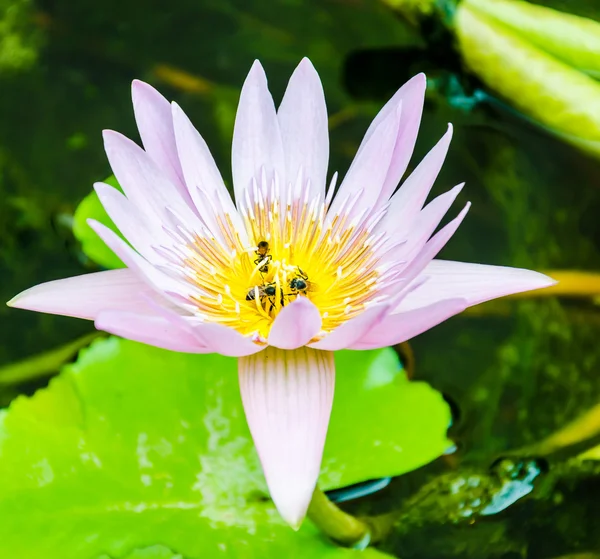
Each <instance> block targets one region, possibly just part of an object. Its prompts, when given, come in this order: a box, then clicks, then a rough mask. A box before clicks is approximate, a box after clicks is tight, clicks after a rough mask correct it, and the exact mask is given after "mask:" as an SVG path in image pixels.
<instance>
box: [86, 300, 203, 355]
mask: <svg viewBox="0 0 600 559" xmlns="http://www.w3.org/2000/svg"><path fill="white" fill-rule="evenodd" d="M94 324H95V326H96V328H98V330H104V331H105V332H110V333H111V334H115V335H116V336H121V337H123V338H127V339H128V340H135V341H136V342H142V343H144V344H148V345H153V346H156V347H160V348H163V349H169V350H171V351H181V352H185V353H209V352H210V351H211V350H209V349H207V348H206V347H205V346H203V345H202V344H201V343H200V342H199V341H198V338H197V337H196V336H194V334H193V332H192V331H191V329H189V328H186V326H185V324H184V323H183V321H182V322H181V323H180V324H176V323H175V322H174V321H172V320H168V319H166V318H165V317H163V316H149V315H145V314H137V313H133V312H126V311H122V310H107V311H103V312H101V313H100V314H99V315H98V317H97V318H96V321H95V323H94Z"/></svg>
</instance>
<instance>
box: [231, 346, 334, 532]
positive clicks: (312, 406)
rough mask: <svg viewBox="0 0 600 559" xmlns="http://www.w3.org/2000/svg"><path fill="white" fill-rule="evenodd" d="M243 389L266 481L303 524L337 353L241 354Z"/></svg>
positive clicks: (284, 511)
mask: <svg viewBox="0 0 600 559" xmlns="http://www.w3.org/2000/svg"><path fill="white" fill-rule="evenodd" d="M238 367H239V377H240V391H241V393H242V402H243V404H244V410H245V412H246V418H247V420H248V426H249V427H250V432H251V433H252V437H253V439H254V444H255V445H256V450H257V451H258V455H259V457H260V461H261V464H262V467H263V471H264V474H265V478H266V480H267V485H268V486H269V491H270V492H271V497H272V499H273V501H274V502H275V506H276V507H277V510H278V511H279V513H280V514H281V516H282V517H283V519H284V520H285V521H286V522H287V523H288V524H290V525H291V526H293V527H294V528H297V527H299V525H300V524H301V522H302V520H303V519H304V516H305V514H306V509H307V508H308V504H309V502H310V499H311V496H312V493H313V491H314V488H315V485H316V482H317V478H318V476H319V470H320V466H321V458H322V456H323V447H324V445H325V436H326V433H327V426H328V424H329V416H330V414H331V406H332V403H333V390H334V381H335V365H334V361H333V353H332V352H329V351H319V350H315V349H310V348H307V347H303V348H300V349H296V350H294V351H286V350H281V349H276V348H274V347H269V348H267V349H266V350H265V351H263V352H261V353H258V354H256V355H253V356H251V357H245V358H241V359H240V360H239V365H238Z"/></svg>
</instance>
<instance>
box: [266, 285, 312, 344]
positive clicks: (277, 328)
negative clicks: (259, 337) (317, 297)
mask: <svg viewBox="0 0 600 559" xmlns="http://www.w3.org/2000/svg"><path fill="white" fill-rule="evenodd" d="M320 329H321V314H320V313H319V309H317V307H315V305H313V304H312V303H311V302H310V301H309V300H308V299H307V298H306V297H298V298H297V299H296V300H295V301H293V302H292V303H290V304H289V305H286V306H285V307H284V308H283V309H282V310H281V311H280V312H279V314H278V315H277V317H276V318H275V320H274V321H273V325H272V326H271V332H270V334H269V345H272V346H275V347H278V348H280V349H296V348H298V347H302V346H303V345H306V344H307V343H308V342H310V340H311V339H312V338H314V337H315V336H316V335H317V333H318V332H319V330H320Z"/></svg>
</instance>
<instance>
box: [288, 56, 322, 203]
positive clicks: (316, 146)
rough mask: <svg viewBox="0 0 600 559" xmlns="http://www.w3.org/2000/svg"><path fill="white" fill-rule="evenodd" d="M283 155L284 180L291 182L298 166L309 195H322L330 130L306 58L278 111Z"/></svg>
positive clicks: (318, 82) (316, 81)
mask: <svg viewBox="0 0 600 559" xmlns="http://www.w3.org/2000/svg"><path fill="white" fill-rule="evenodd" d="M277 118H278V120H279V127H280V129H281V137H282V141H283V151H284V157H285V170H286V177H285V179H286V183H289V182H291V183H292V184H294V182H295V180H296V177H297V176H298V172H299V171H300V168H302V170H303V173H304V178H305V179H308V180H310V191H311V194H310V195H309V199H311V200H312V199H313V198H315V197H316V196H320V197H321V200H323V199H324V197H325V182H326V179H327V164H328V161H329V133H328V129H327V107H326V105H325V94H324V93H323V86H322V85H321V80H320V79H319V75H318V74H317V71H316V70H315V68H314V67H313V65H312V64H311V62H310V60H308V58H304V59H303V60H302V62H300V64H299V65H298V67H297V68H296V70H295V71H294V73H293V74H292V77H291V78H290V81H289V83H288V86H287V89H286V91H285V95H284V96H283V100H282V101H281V105H280V106H279V110H278V111H277Z"/></svg>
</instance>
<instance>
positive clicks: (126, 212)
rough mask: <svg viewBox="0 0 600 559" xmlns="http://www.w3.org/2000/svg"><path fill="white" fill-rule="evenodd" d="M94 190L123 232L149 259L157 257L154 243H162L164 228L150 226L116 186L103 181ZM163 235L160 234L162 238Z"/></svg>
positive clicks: (156, 244)
mask: <svg viewBox="0 0 600 559" xmlns="http://www.w3.org/2000/svg"><path fill="white" fill-rule="evenodd" d="M94 190H95V191H96V194H98V198H99V199H100V202H101V203H102V206H103V207H104V209H105V210H106V213H107V214H108V215H109V216H110V218H111V219H112V220H113V222H114V223H115V225H116V226H117V227H118V228H119V231H121V234H122V235H123V236H124V237H125V238H126V239H127V240H128V241H129V242H130V243H131V244H132V245H133V246H134V248H135V249H136V250H137V251H138V252H140V254H143V255H144V256H145V257H146V258H148V259H149V260H153V259H156V257H157V254H156V252H155V251H154V250H153V248H152V245H153V244H154V245H155V246H158V245H160V244H161V243H160V242H158V238H156V239H155V236H156V237H158V236H159V234H160V233H162V230H161V229H159V228H154V230H152V229H150V228H149V227H148V222H147V219H146V220H145V219H144V217H143V216H142V215H141V214H140V212H139V210H138V209H137V208H136V207H135V206H134V205H133V204H132V203H131V202H130V201H129V200H128V199H127V198H126V197H125V196H123V194H122V193H121V192H119V191H118V190H117V189H116V188H113V187H112V186H110V185H108V184H104V183H102V182H97V183H95V184H94ZM162 237H163V236H162V235H160V238H162Z"/></svg>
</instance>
